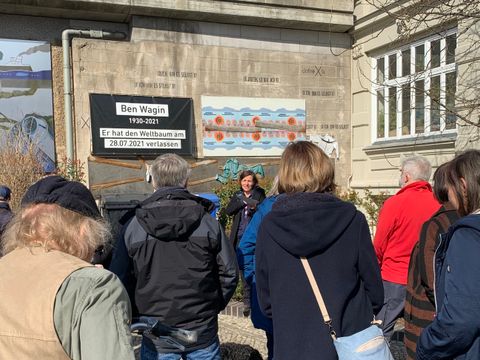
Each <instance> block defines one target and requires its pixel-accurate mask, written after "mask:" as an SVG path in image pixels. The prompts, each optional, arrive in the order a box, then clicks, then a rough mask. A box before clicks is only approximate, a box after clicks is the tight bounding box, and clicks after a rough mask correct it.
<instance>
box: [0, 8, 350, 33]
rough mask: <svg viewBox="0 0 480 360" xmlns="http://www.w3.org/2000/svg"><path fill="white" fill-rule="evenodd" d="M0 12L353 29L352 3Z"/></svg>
mask: <svg viewBox="0 0 480 360" xmlns="http://www.w3.org/2000/svg"><path fill="white" fill-rule="evenodd" d="M0 12H5V13H12V14H24V15H25V14H28V15H34V16H50V17H65V18H75V19H89V20H103V21H113V22H129V21H130V18H131V16H135V15H140V16H162V17H169V18H177V19H189V20H201V21H212V22H221V23H233V24H244V25H258V24H262V25H263V26H271V27H279V28H294V29H311V30H328V31H340V32H344V31H346V30H348V29H349V28H350V27H351V26H352V25H353V16H352V13H353V1H352V0H336V1H330V0H264V1H258V0H248V1H231V0H230V1H228V0H225V1H223V0H188V1H178V0H155V1H151V0H51V1H28V2H26V1H22V2H20V3H19V2H18V1H15V0H2V1H0Z"/></svg>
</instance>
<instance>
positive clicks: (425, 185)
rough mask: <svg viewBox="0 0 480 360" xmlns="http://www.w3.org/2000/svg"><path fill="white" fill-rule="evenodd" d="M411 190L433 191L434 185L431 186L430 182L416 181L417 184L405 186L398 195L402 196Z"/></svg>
mask: <svg viewBox="0 0 480 360" xmlns="http://www.w3.org/2000/svg"><path fill="white" fill-rule="evenodd" d="M409 190H413V191H421V190H427V191H432V185H430V183H429V182H428V181H424V180H419V181H415V182H413V183H411V184H408V185H405V186H404V187H403V188H401V189H400V190H399V191H398V192H397V195H398V194H401V193H403V192H405V191H409Z"/></svg>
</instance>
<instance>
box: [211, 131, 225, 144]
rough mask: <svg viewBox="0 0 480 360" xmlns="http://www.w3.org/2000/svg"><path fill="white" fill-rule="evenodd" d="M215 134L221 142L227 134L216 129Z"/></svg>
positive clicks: (216, 138)
mask: <svg viewBox="0 0 480 360" xmlns="http://www.w3.org/2000/svg"><path fill="white" fill-rule="evenodd" d="M213 136H214V137H215V140H216V141H217V142H220V141H222V140H223V139H224V138H225V135H223V132H221V131H215V135H213Z"/></svg>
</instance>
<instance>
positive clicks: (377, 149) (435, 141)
mask: <svg viewBox="0 0 480 360" xmlns="http://www.w3.org/2000/svg"><path fill="white" fill-rule="evenodd" d="M456 140H457V133H456V132H451V133H446V134H438V135H428V136H418V137H415V138H406V139H392V140H382V141H375V142H374V143H373V144H372V145H369V146H366V147H364V148H363V151H365V153H366V154H367V155H374V154H378V153H385V152H389V153H394V152H399V151H402V152H403V151H414V152H415V151H420V150H426V149H431V148H455V141H456Z"/></svg>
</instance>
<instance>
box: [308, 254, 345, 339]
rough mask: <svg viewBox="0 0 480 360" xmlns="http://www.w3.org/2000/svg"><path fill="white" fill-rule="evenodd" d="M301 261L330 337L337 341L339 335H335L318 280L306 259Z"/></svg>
mask: <svg viewBox="0 0 480 360" xmlns="http://www.w3.org/2000/svg"><path fill="white" fill-rule="evenodd" d="M300 260H301V261H302V265H303V269H304V270H305V273H306V274H307V278H308V282H309V283H310V286H311V287H312V290H313V294H314V295H315V299H316V300H317V304H318V307H319V308H320V312H321V313H322V317H323V322H324V323H325V325H327V326H328V328H329V330H330V336H331V337H332V339H333V340H336V338H337V334H336V333H335V330H333V326H332V319H331V318H330V315H329V314H328V311H327V307H326V306H325V302H324V301H323V297H322V294H321V293H320V288H319V287H318V284H317V280H315V276H314V275H313V272H312V268H311V267H310V263H309V262H308V260H307V258H305V257H301V258H300Z"/></svg>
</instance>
